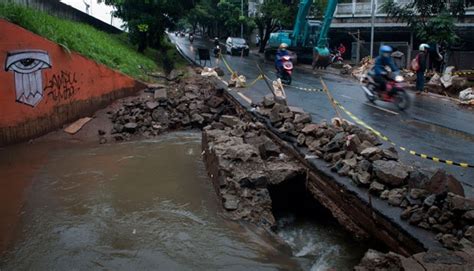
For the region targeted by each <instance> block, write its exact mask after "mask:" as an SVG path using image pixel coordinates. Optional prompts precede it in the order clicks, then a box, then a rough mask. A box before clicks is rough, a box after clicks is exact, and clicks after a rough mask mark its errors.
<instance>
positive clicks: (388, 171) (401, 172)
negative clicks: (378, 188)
mask: <svg viewBox="0 0 474 271" xmlns="http://www.w3.org/2000/svg"><path fill="white" fill-rule="evenodd" d="M372 166H373V170H374V172H375V175H376V176H377V177H378V178H379V180H380V181H381V182H382V183H384V184H386V185H389V186H393V187H398V186H401V185H404V184H405V182H406V179H407V177H408V171H407V169H406V167H405V166H403V165H402V164H400V163H399V162H396V161H384V160H377V161H374V163H373V164H372Z"/></svg>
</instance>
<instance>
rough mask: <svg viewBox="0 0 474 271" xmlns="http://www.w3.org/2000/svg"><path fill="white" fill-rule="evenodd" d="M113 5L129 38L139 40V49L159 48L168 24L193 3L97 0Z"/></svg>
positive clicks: (154, 0) (136, 42)
mask: <svg viewBox="0 0 474 271" xmlns="http://www.w3.org/2000/svg"><path fill="white" fill-rule="evenodd" d="M97 1H98V2H105V3H106V4H107V5H112V6H114V7H115V8H116V9H115V11H114V16H115V17H118V18H121V19H122V20H123V21H124V22H125V24H126V26H127V28H128V31H129V36H130V39H131V41H132V42H133V43H135V44H138V51H139V52H143V51H144V50H145V49H146V47H147V46H152V47H156V48H158V47H159V46H160V44H161V39H162V37H163V35H164V31H165V29H166V28H167V27H171V26H172V25H174V24H175V23H177V22H178V21H179V19H180V18H181V17H183V14H185V11H187V10H189V9H191V8H192V7H193V6H194V1H188V0H138V1H137V0H97Z"/></svg>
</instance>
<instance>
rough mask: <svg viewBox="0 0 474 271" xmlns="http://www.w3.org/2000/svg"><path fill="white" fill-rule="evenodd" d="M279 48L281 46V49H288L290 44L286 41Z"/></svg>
mask: <svg viewBox="0 0 474 271" xmlns="http://www.w3.org/2000/svg"><path fill="white" fill-rule="evenodd" d="M278 48H279V49H280V50H286V49H287V48H288V44H286V43H284V42H283V43H282V44H280V47H278Z"/></svg>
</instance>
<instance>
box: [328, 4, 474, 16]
mask: <svg viewBox="0 0 474 271" xmlns="http://www.w3.org/2000/svg"><path fill="white" fill-rule="evenodd" d="M385 1H386V0H375V14H376V15H377V16H386V14H385V13H383V12H382V11H380V10H379V8H380V7H381V6H382V5H383V3H384V2H385ZM394 2H395V3H397V4H399V5H408V4H410V3H412V2H413V0H394ZM371 11H372V9H371V0H352V2H350V3H347V1H346V3H339V4H338V5H337V8H336V12H335V14H334V15H335V17H336V18H338V17H339V18H341V17H349V16H350V17H368V16H371ZM466 15H474V6H471V7H468V8H466Z"/></svg>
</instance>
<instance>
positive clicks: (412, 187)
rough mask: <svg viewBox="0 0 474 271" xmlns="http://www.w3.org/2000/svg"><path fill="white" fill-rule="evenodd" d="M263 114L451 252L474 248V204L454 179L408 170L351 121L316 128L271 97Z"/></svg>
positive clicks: (306, 116) (262, 106)
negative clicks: (394, 207)
mask: <svg viewBox="0 0 474 271" xmlns="http://www.w3.org/2000/svg"><path fill="white" fill-rule="evenodd" d="M258 112H259V113H260V114H262V115H264V116H266V117H267V118H268V119H269V121H270V122H271V124H272V126H273V127H274V128H276V129H278V131H279V132H280V133H282V134H284V136H287V137H292V138H293V140H294V141H296V142H297V144H298V145H299V146H301V147H306V148H308V149H309V150H310V151H311V152H312V153H313V154H314V155H316V156H317V157H319V158H321V159H324V160H325V161H326V162H328V163H329V167H330V168H331V170H332V171H334V172H337V173H338V174H339V175H340V176H347V177H349V178H350V179H351V180H352V181H353V183H354V184H355V185H357V186H362V187H366V188H368V190H369V192H370V193H372V194H373V195H376V196H378V197H380V198H381V199H383V200H387V201H388V203H389V204H390V205H393V206H398V207H400V208H403V209H404V211H403V213H402V218H403V219H406V220H408V222H409V223H410V224H413V225H416V226H418V227H421V228H424V229H427V230H431V231H434V232H436V233H438V235H437V239H438V240H439V241H440V242H441V243H442V244H443V245H444V246H445V247H447V248H450V249H458V248H462V247H463V246H464V247H472V246H473V243H472V242H474V200H472V199H467V198H465V197H464V191H463V188H462V185H461V184H460V183H459V182H458V181H457V180H456V179H455V178H454V177H453V176H451V175H447V174H446V173H445V172H444V171H442V170H439V171H437V172H428V171H425V170H422V169H418V168H414V167H412V166H408V165H404V164H403V163H401V162H400V161H398V153H397V151H396V150H395V148H393V147H390V148H383V147H382V146H381V145H382V143H381V141H380V140H379V139H378V137H377V136H376V135H374V134H373V133H372V132H370V131H368V130H365V129H361V128H360V127H358V126H355V125H353V124H351V123H349V122H347V121H345V120H342V121H341V120H338V119H337V121H333V123H327V122H322V123H319V124H314V123H312V122H311V115H310V114H309V113H306V112H303V111H302V110H300V109H298V108H292V107H288V106H285V105H282V104H279V103H275V102H274V100H273V99H272V97H271V96H267V97H265V98H264V100H263V102H262V103H261V104H260V108H259V111H258Z"/></svg>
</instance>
